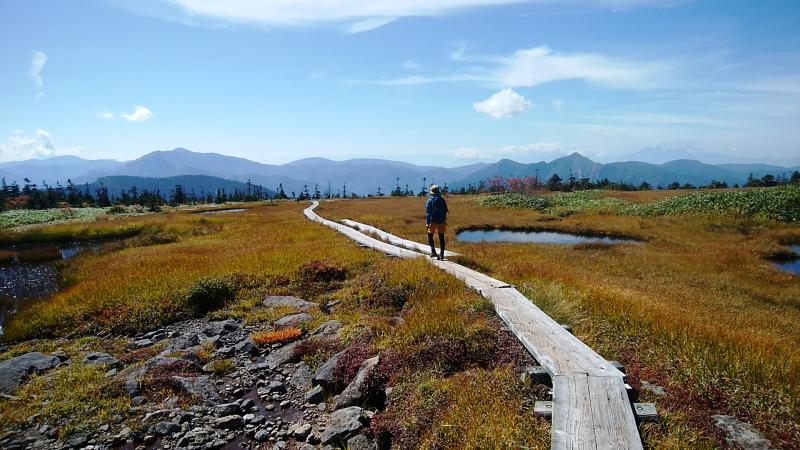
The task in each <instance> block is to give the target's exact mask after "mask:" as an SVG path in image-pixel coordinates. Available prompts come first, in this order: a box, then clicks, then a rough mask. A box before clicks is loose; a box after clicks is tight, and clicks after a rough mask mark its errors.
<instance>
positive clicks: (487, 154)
mask: <svg viewBox="0 0 800 450" xmlns="http://www.w3.org/2000/svg"><path fill="white" fill-rule="evenodd" d="M569 151H570V149H569V148H566V147H564V146H563V145H561V144H560V143H558V142H536V143H533V144H524V145H507V146H504V147H496V148H488V149H486V148H473V147H459V148H458V149H456V151H455V152H453V156H455V157H456V158H459V159H498V158H511V159H514V158H522V159H526V160H530V159H536V160H543V159H555V158H558V157H561V156H564V155H566V154H567V153H569Z"/></svg>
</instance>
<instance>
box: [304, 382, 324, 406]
mask: <svg viewBox="0 0 800 450" xmlns="http://www.w3.org/2000/svg"><path fill="white" fill-rule="evenodd" d="M305 400H306V403H320V402H322V401H323V400H325V390H324V389H322V386H314V387H313V388H312V389H311V390H309V391H308V392H306V395H305Z"/></svg>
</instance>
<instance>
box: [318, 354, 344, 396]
mask: <svg viewBox="0 0 800 450" xmlns="http://www.w3.org/2000/svg"><path fill="white" fill-rule="evenodd" d="M342 353H344V351H341V352H339V353H337V354H335V355H333V356H331V359H329V360H327V361H325V364H323V365H321V366H319V369H317V373H315V374H314V377H313V378H311V382H312V383H313V384H319V385H320V386H322V387H324V388H325V389H327V390H332V389H333V388H334V384H335V383H334V379H333V370H334V369H336V364H337V363H338V362H339V357H340V356H342Z"/></svg>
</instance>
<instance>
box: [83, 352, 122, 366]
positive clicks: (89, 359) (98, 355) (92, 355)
mask: <svg viewBox="0 0 800 450" xmlns="http://www.w3.org/2000/svg"><path fill="white" fill-rule="evenodd" d="M83 364H84V365H87V366H94V365H104V366H107V367H109V368H120V367H122V362H120V360H118V359H117V358H114V357H113V356H111V355H109V354H108V353H103V352H89V353H87V354H86V356H84V357H83Z"/></svg>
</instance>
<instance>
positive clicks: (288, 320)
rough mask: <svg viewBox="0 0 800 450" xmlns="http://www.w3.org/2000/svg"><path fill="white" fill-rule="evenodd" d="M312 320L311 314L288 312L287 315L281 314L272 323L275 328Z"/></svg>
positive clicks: (292, 325) (297, 324)
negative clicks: (281, 315)
mask: <svg viewBox="0 0 800 450" xmlns="http://www.w3.org/2000/svg"><path fill="white" fill-rule="evenodd" d="M312 320H314V317H313V316H312V315H311V314H306V313H298V314H289V315H288V316H283V317H281V318H280V319H278V320H276V321H275V323H274V325H275V327H276V328H286V327H297V326H299V325H301V324H304V323H306V322H311V321H312Z"/></svg>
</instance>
